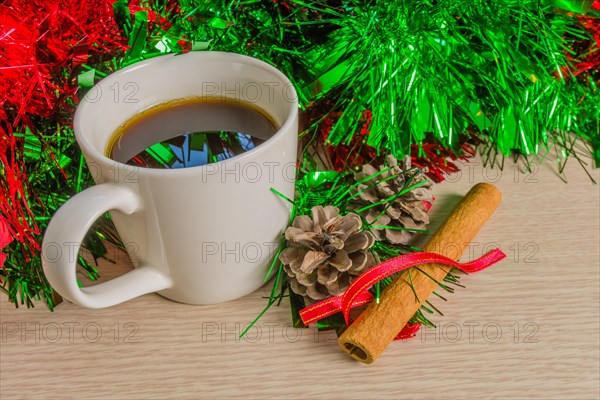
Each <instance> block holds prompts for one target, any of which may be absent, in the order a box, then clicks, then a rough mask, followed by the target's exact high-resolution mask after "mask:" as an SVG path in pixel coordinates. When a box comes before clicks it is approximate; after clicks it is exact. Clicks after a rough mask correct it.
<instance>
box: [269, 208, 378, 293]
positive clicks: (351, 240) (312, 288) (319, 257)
mask: <svg viewBox="0 0 600 400" xmlns="http://www.w3.org/2000/svg"><path fill="white" fill-rule="evenodd" d="M312 215H313V217H312V219H311V218H310V217H309V216H308V215H301V216H298V217H296V218H295V219H294V222H293V223H292V226H290V227H288V228H287V230H286V231H285V238H286V240H287V247H286V248H285V249H284V250H283V251H282V252H281V254H280V255H279V260H280V261H281V262H282V263H283V264H284V270H285V272H286V273H287V275H288V277H289V282H290V287H291V289H292V290H293V291H294V293H297V294H299V295H302V296H306V297H308V298H310V299H311V300H315V301H317V300H322V299H324V298H326V297H330V296H336V295H338V294H341V293H343V292H344V291H345V290H346V289H347V288H348V286H349V285H350V281H351V280H352V279H353V277H355V276H356V275H359V274H360V273H361V272H362V271H364V270H365V269H367V268H368V267H371V266H373V265H374V264H375V262H374V261H375V260H374V258H373V255H372V254H371V253H370V252H369V251H368V250H369V248H370V247H371V246H372V245H373V243H374V242H375V238H374V237H373V235H372V234H371V233H370V232H367V231H362V230H361V229H360V228H361V227H362V220H361V219H360V217H359V216H358V215H357V214H354V213H350V214H346V215H344V216H340V215H339V210H338V209H337V208H336V207H333V206H326V207H325V208H323V207H321V206H317V207H313V209H312Z"/></svg>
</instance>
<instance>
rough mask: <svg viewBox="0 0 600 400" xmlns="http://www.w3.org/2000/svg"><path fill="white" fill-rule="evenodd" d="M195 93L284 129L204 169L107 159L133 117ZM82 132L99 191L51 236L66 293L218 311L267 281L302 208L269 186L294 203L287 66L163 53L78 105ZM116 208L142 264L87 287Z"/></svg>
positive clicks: (55, 270) (57, 222) (98, 300)
mask: <svg viewBox="0 0 600 400" xmlns="http://www.w3.org/2000/svg"><path fill="white" fill-rule="evenodd" d="M192 97H201V98H204V97H211V98H217V99H218V98H222V99H224V100H225V99H234V100H238V101H246V102H250V103H253V104H254V105H256V106H258V107H260V108H261V109H263V110H264V111H265V112H267V113H268V114H269V115H270V116H271V117H272V118H273V119H274V121H275V123H276V124H277V126H278V127H279V129H278V131H277V132H276V133H275V134H274V135H273V136H272V137H271V138H269V139H268V140H267V141H266V142H264V143H263V144H261V145H259V146H257V147H255V148H254V149H252V150H250V151H247V152H245V153H242V154H240V155H238V156H235V157H233V158H230V159H227V160H224V161H220V162H217V163H213V164H207V165H203V166H196V167H190V168H181V169H151V168H141V167H135V166H131V165H126V164H122V163H119V162H116V161H114V160H111V159H110V158H108V157H106V156H105V153H106V149H107V147H108V145H109V141H110V140H111V138H112V135H113V134H114V132H115V131H116V130H117V128H118V127H119V126H121V125H122V124H123V123H125V122H126V121H127V120H129V119H130V118H131V117H132V116H134V115H136V114H138V113H140V112H141V111H143V110H146V109H148V108H151V107H153V106H156V105H159V104H163V103H166V102H169V101H173V100H179V99H186V98H192ZM223 129H224V128H223V127H219V126H215V127H214V130H223ZM74 130H75V137H76V139H77V142H78V144H79V146H80V147H81V150H82V152H83V154H84V157H85V160H86V163H87V165H88V167H89V168H90V170H91V173H92V175H93V177H94V180H95V182H96V185H95V186H92V187H90V188H88V189H86V190H84V191H82V192H81V193H79V194H77V195H75V196H74V197H72V198H71V199H70V200H69V201H67V202H66V203H65V204H64V205H63V206H62V207H61V208H60V209H59V210H58V211H57V212H56V214H55V215H54V216H53V218H52V220H51V221H50V224H49V225H48V228H47V230H46V232H45V235H44V240H43V243H42V265H43V269H44V273H45V275H46V277H47V279H48V281H49V282H50V284H51V285H52V286H53V288H54V289H55V290H56V291H57V292H58V293H59V294H61V295H62V296H63V297H64V298H66V299H68V300H70V301H72V302H74V303H76V304H79V305H81V306H85V307H91V308H101V307H108V306H111V305H114V304H118V303H121V302H123V301H126V300H129V299H132V298H134V297H137V296H140V295H142V294H145V293H150V292H158V293H159V294H161V295H162V296H164V297H167V298H169V299H172V300H175V301H179V302H183V303H190V304H211V303H219V302H224V301H228V300H232V299H236V298H239V297H242V296H244V295H246V294H248V293H251V292H253V291H254V290H256V289H257V288H259V287H260V286H262V284H263V283H264V282H265V275H266V273H267V269H268V267H269V265H270V263H271V260H272V259H273V257H274V255H275V253H276V250H277V247H278V245H279V240H280V237H281V233H282V232H283V231H284V230H285V228H286V226H287V224H288V219H289V213H290V207H291V205H290V204H289V203H287V202H285V201H283V200H282V199H281V197H279V196H277V195H275V194H274V193H272V192H271V191H270V189H271V188H274V189H276V190H277V191H279V192H281V193H282V194H284V195H285V196H287V197H288V198H290V199H293V197H294V178H295V165H296V152H297V141H298V100H297V95H296V92H295V90H294V88H293V86H292V84H291V82H290V81H289V80H288V79H287V78H286V77H285V76H284V75H283V74H282V73H281V72H280V71H278V70H277V69H275V68H274V67H272V66H270V65H269V64H266V63H264V62H262V61H259V60H256V59H254V58H251V57H247V56H242V55H238V54H231V53H221V52H191V53H188V54H184V55H177V56H174V55H166V56H161V57H156V58H152V59H149V60H146V61H142V62H140V63H137V64H134V65H131V66H129V67H127V68H125V69H123V70H120V71H118V72H116V73H113V74H111V75H109V76H108V77H107V78H105V79H103V80H102V81H100V82H99V83H98V84H97V85H96V86H94V87H93V88H92V89H90V91H89V92H88V93H87V94H86V96H85V97H84V99H83V100H82V101H81V103H80V104H79V106H78V107H77V111H76V113H75V118H74ZM209 130H211V129H209ZM182 133H183V132H182ZM107 211H108V212H109V213H110V215H111V218H112V220H113V222H114V224H115V226H116V228H117V231H118V232H119V235H120V237H121V240H122V241H123V242H124V243H125V244H126V247H127V250H128V253H129V256H130V257H131V259H132V260H133V262H134V265H136V268H135V269H134V270H132V271H130V272H128V273H126V274H124V275H122V276H119V277H117V278H115V279H112V280H110V281H107V282H104V283H101V284H98V285H95V286H90V287H81V288H80V287H79V285H78V282H77V278H76V266H77V255H78V251H79V246H80V243H81V242H82V240H83V238H84V236H85V234H86V232H87V231H88V230H89V228H90V227H91V225H92V224H93V223H94V221H95V220H96V219H97V218H98V217H100V216H101V215H103V214H104V213H105V212H107Z"/></svg>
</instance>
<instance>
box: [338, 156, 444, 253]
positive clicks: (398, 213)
mask: <svg viewBox="0 0 600 400" xmlns="http://www.w3.org/2000/svg"><path fill="white" fill-rule="evenodd" d="M409 160H410V159H409ZM387 162H388V165H387V166H386V165H382V166H381V167H380V168H381V170H384V169H386V168H387V167H391V169H390V170H389V171H386V172H384V173H383V174H381V175H378V176H376V177H375V178H373V179H370V180H368V181H366V182H364V183H362V184H361V185H359V186H358V191H359V192H361V193H360V195H359V196H358V197H357V201H355V202H353V204H351V206H350V207H351V208H353V209H355V210H358V209H360V208H362V207H364V206H366V205H369V204H374V203H378V202H380V201H382V200H385V199H388V198H390V197H392V196H394V195H396V194H397V193H399V192H400V191H402V189H405V185H406V183H407V182H409V181H410V182H409V183H408V186H413V185H414V184H416V183H419V182H422V181H426V183H425V184H423V185H422V186H419V187H418V188H415V189H413V190H411V191H410V192H408V193H406V194H403V195H402V196H400V197H398V198H397V199H395V200H394V201H393V202H391V203H383V204H380V205H378V206H375V207H371V208H369V209H367V210H365V211H363V212H361V213H360V215H361V216H362V217H363V218H364V219H365V221H367V222H368V223H369V224H372V225H379V226H391V227H400V228H408V229H425V226H426V225H427V224H428V223H429V217H428V215H427V208H426V206H425V204H424V202H431V201H432V198H433V197H432V194H431V186H432V183H431V182H430V181H429V180H428V179H427V178H426V176H425V173H424V171H423V170H422V169H414V170H412V171H404V170H402V168H400V166H399V165H398V161H397V160H396V159H395V158H394V156H392V155H390V156H388V159H387ZM409 168H410V165H407V166H406V168H405V169H409ZM377 172H378V171H377V170H376V169H375V168H374V167H373V166H372V165H370V164H365V165H363V168H362V171H361V172H358V173H356V174H355V179H356V181H357V182H358V181H360V180H363V179H365V178H367V177H369V176H371V175H373V174H376V173H377ZM394 175H395V176H394ZM391 176H394V178H391V179H389V178H390V177H391ZM371 232H373V234H374V235H375V237H376V238H377V240H387V241H388V242H389V243H392V244H407V243H409V242H410V241H411V239H412V236H413V235H414V233H415V232H411V231H406V230H397V229H393V228H380V229H377V228H372V229H371Z"/></svg>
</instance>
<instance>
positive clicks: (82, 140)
mask: <svg viewBox="0 0 600 400" xmlns="http://www.w3.org/2000/svg"><path fill="white" fill-rule="evenodd" d="M205 55H213V56H221V57H227V58H230V59H231V61H232V62H235V61H237V62H240V63H242V64H247V65H253V66H256V67H259V68H261V69H263V70H266V71H268V72H271V73H273V74H274V75H276V76H277V77H278V78H279V79H281V80H282V82H284V83H285V84H286V85H289V86H290V87H291V88H292V90H293V99H294V100H293V101H290V107H289V109H288V113H287V116H286V118H285V120H284V122H283V124H281V126H280V127H279V128H278V129H277V131H276V132H275V133H274V134H273V135H272V136H271V137H270V138H269V139H267V140H266V141H265V142H264V143H261V144H260V145H259V146H256V147H255V148H253V149H251V150H248V151H245V152H243V153H241V154H238V155H235V156H233V157H231V158H227V159H224V160H220V161H216V162H212V163H209V164H204V165H197V166H192V167H185V168H172V169H171V168H165V169H161V168H149V167H143V166H139V165H134V166H132V165H130V164H125V163H122V162H120V161H116V160H113V159H112V158H109V157H107V156H106V155H105V154H104V152H103V151H102V152H101V151H98V149H97V148H96V147H95V146H94V145H93V144H92V143H91V141H90V140H88V138H87V137H86V135H84V134H82V133H81V132H82V130H83V129H84V128H83V127H82V122H81V120H82V118H84V117H83V115H84V113H86V112H87V109H88V108H89V107H91V106H97V105H98V104H99V103H89V102H87V101H85V97H84V98H83V99H82V100H81V101H80V102H79V104H78V105H77V108H76V110H75V115H74V117H73V131H74V132H75V139H76V141H77V143H78V144H79V146H80V147H81V149H82V150H84V148H85V151H84V154H85V155H86V156H89V157H91V158H93V159H94V161H95V162H99V163H102V164H104V165H105V166H109V167H113V166H116V167H118V168H119V169H124V168H127V169H131V168H132V167H134V168H136V169H137V171H138V173H143V174H148V175H165V174H169V175H172V174H180V175H184V174H190V173H198V172H200V173H204V172H211V173H212V172H213V171H212V170H211V171H208V168H209V167H208V166H223V165H225V164H231V163H233V162H240V161H243V160H245V159H247V158H251V157H252V158H254V157H255V156H256V155H258V154H259V153H261V152H262V151H266V150H267V149H268V148H269V147H270V146H272V145H273V144H274V142H275V141H277V140H279V139H281V138H282V137H283V136H284V133H285V132H287V131H289V130H290V128H292V124H293V123H295V121H296V120H297V116H298V93H297V92H296V88H295V87H294V85H293V84H292V82H291V81H290V79H289V78H288V77H287V76H285V74H284V73H283V72H281V71H280V70H279V69H277V68H275V67H274V66H272V65H271V64H268V63H266V62H264V61H262V60H259V59H257V58H254V57H250V56H246V55H243V54H237V53H230V52H224V51H192V52H189V53H186V54H165V55H162V56H157V57H153V58H150V59H147V60H143V61H140V62H137V63H134V64H132V65H129V66H127V67H125V68H123V69H120V70H118V71H115V72H113V73H111V74H110V75H108V76H107V77H105V78H104V79H102V80H101V81H99V82H98V83H96V84H95V85H94V86H93V87H96V86H98V87H99V86H100V85H102V86H106V85H107V84H110V83H112V81H113V80H114V79H115V78H118V77H120V76H121V75H123V74H126V73H130V72H132V71H135V70H136V69H139V68H141V67H144V66H146V65H148V64H156V63H159V62H162V61H164V60H166V59H170V58H173V57H177V58H190V57H198V58H199V59H200V58H202V57H203V56H205ZM159 104H163V103H157V104H153V105H152V106H150V107H146V108H144V109H143V110H140V111H144V110H147V109H149V108H152V107H155V106H157V105H159ZM131 117H133V115H131ZM269 143H271V144H270V145H269ZM211 168H214V167H211Z"/></svg>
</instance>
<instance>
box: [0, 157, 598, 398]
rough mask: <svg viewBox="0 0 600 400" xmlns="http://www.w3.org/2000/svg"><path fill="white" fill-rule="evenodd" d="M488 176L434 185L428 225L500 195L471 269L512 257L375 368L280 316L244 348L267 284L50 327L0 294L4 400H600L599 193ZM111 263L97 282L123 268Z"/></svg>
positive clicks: (544, 174)
mask: <svg viewBox="0 0 600 400" xmlns="http://www.w3.org/2000/svg"><path fill="white" fill-rule="evenodd" d="M481 164H482V163H481V161H480V160H479V159H474V160H473V161H471V162H470V163H469V164H466V165H465V166H464V168H463V170H462V173H460V174H457V175H455V176H454V177H452V178H451V179H450V180H448V181H446V182H444V183H442V184H439V185H435V187H434V193H435V195H436V197H437V200H436V202H435V205H434V208H433V209H432V220H433V221H434V222H433V223H432V225H431V227H432V229H435V227H436V225H439V224H440V223H441V221H442V220H443V218H444V216H445V215H447V214H448V213H449V211H450V208H451V207H452V205H454V204H455V203H456V201H457V199H458V198H459V197H460V196H461V195H463V194H465V193H466V192H467V191H468V189H469V188H470V187H471V186H472V185H473V184H474V183H476V182H481V181H488V182H495V183H496V184H497V185H498V186H499V187H500V188H501V190H502V191H503V192H504V199H503V202H502V204H501V206H500V208H499V209H498V211H497V212H496V214H495V215H494V216H493V217H492V219H491V220H490V221H489V223H488V224H487V225H486V226H485V227H484V229H483V230H482V231H481V232H480V234H479V235H478V236H477V238H476V239H475V241H476V242H475V243H474V244H473V246H471V248H470V251H467V253H466V254H465V255H464V257H463V261H464V260H468V259H470V258H472V257H475V256H479V255H481V254H483V252H484V251H485V249H486V248H487V249H488V250H489V249H491V248H492V247H493V246H499V247H501V248H502V249H503V250H504V251H505V252H506V253H507V255H508V257H507V259H506V260H504V261H502V262H501V263H500V264H499V265H496V266H494V267H492V268H491V269H489V270H486V271H483V272H480V273H478V274H474V275H469V276H465V277H463V279H462V282H463V284H465V285H466V286H467V287H466V288H465V289H459V290H457V291H456V292H455V293H454V294H450V295H448V301H447V302H443V301H441V300H439V299H438V300H435V302H434V304H435V305H436V306H437V307H438V308H440V309H441V311H442V312H443V313H444V316H443V317H442V316H434V317H432V318H433V320H434V321H436V322H437V323H438V326H437V328H436V329H429V330H422V331H421V332H420V333H418V334H417V336H416V338H414V339H412V340H409V341H405V342H395V343H393V344H391V345H390V346H389V347H388V349H387V350H386V352H385V353H384V354H383V355H382V357H381V358H380V359H379V360H377V362H376V363H375V364H373V365H363V364H361V363H358V362H356V361H353V360H352V359H350V358H349V357H348V356H346V355H345V354H344V353H343V352H342V351H341V350H340V349H339V347H338V345H337V342H336V337H335V335H334V334H332V333H326V332H317V331H316V330H315V329H312V328H311V329H304V330H296V329H293V328H291V327H290V316H289V308H288V303H287V302H285V303H284V304H283V306H281V307H279V308H273V309H271V310H270V311H269V312H268V313H267V314H266V315H265V316H264V317H263V318H262V319H261V320H260V321H259V322H258V324H257V325H256V327H255V328H253V329H252V330H251V331H250V332H249V334H248V336H247V337H245V338H243V339H239V338H238V336H239V333H240V331H241V330H242V329H243V327H244V326H246V324H247V323H248V322H250V321H251V320H252V319H253V318H254V317H255V316H256V315H257V314H258V313H259V312H260V311H261V310H262V308H263V307H264V305H265V299H264V298H263V296H265V295H266V294H267V290H268V286H269V285H267V287H263V288H262V289H260V290H258V291H257V292H255V293H253V294H251V295H248V296H246V297H244V298H242V299H239V300H236V301H231V302H228V303H225V304H219V305H212V306H190V305H184V304H178V303H174V302H171V301H169V300H166V299H164V298H162V297H160V296H158V295H156V294H151V295H145V296H142V297H140V298H137V299H135V300H132V301H129V302H127V303H125V304H121V305H119V306H115V307H112V308H108V309H100V310H91V309H84V308H82V307H79V306H76V305H73V304H70V303H63V304H61V305H60V306H59V307H58V308H57V309H56V311H54V312H53V313H52V312H49V311H48V309H47V308H46V307H45V306H44V305H43V304H40V305H38V306H37V307H35V308H34V309H26V308H19V309H15V307H14V305H13V304H10V303H8V302H7V300H6V296H4V295H2V296H1V297H2V298H1V300H0V310H1V314H0V316H1V328H2V331H1V335H2V336H1V339H0V346H1V347H0V350H1V351H0V398H1V399H3V400H5V399H9V398H19V397H20V398H74V397H82V396H83V397H91V398H113V399H115V398H116V399H122V398H144V399H149V398H217V397H218V398H277V399H279V398H281V399H283V398H332V399H342V398H348V399H350V398H363V399H366V398H368V399H379V398H393V399H399V398H413V399H414V398H427V399H429V398H540V399H559V398H560V399H563V398H569V399H598V398H599V397H600V392H599V379H600V376H599V375H600V371H599V364H600V354H599V352H600V347H599V346H600V344H599V329H600V319H599V313H600V312H599V304H600V292H599V287H600V283H599V282H600V277H599V268H600V265H599V264H600V251H599V247H600V216H599V213H600V211H599V210H600V193H599V187H598V185H594V184H592V182H591V181H590V179H589V178H588V176H587V175H586V174H585V172H584V170H583V169H582V168H581V167H580V166H579V165H578V164H577V162H576V160H575V159H573V158H572V159H570V160H569V162H568V164H567V168H566V170H565V175H566V179H567V180H568V183H563V181H562V180H561V179H560V178H559V176H558V175H557V174H556V167H555V166H553V165H552V164H549V163H545V164H542V165H541V166H536V167H534V169H533V171H532V172H531V173H529V172H523V171H522V170H520V169H519V168H515V166H514V165H511V164H510V163H509V162H508V161H507V163H506V165H505V168H504V170H503V171H502V172H500V171H499V170H498V169H497V168H496V169H482V165H481ZM591 174H592V176H593V177H594V179H595V180H596V181H600V174H599V171H598V170H592V171H591ZM114 256H115V257H116V258H119V263H118V264H117V265H115V266H112V265H110V264H109V263H106V262H105V263H103V264H101V271H103V274H104V278H110V277H111V276H115V275H116V274H120V273H123V272H124V271H125V270H126V269H127V268H130V267H129V266H128V261H127V260H126V259H125V257H124V256H122V255H121V256H119V255H118V253H115V254H114Z"/></svg>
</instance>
